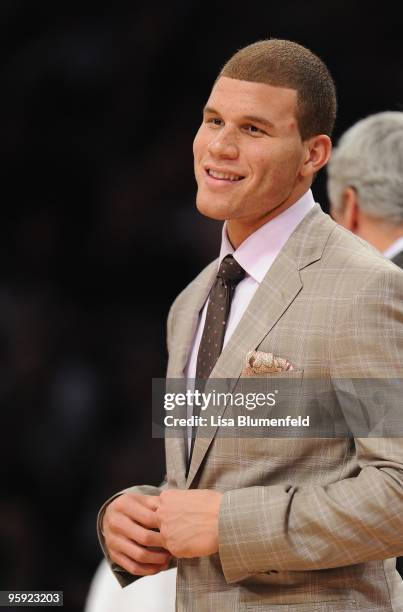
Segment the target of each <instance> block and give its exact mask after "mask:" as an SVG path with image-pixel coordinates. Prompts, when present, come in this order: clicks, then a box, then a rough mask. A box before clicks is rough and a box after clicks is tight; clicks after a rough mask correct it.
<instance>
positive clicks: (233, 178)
mask: <svg viewBox="0 0 403 612" xmlns="http://www.w3.org/2000/svg"><path fill="white" fill-rule="evenodd" d="M208 173H209V175H210V176H212V177H214V178H216V179H225V180H227V181H240V180H241V179H242V178H243V177H242V176H237V175H236V174H227V173H226V172H217V170H211V168H210V170H208Z"/></svg>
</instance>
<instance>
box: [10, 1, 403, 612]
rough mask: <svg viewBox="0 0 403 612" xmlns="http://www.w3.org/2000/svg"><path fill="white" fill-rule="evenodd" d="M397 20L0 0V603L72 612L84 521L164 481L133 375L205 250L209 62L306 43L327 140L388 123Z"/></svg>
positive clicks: (151, 360)
mask: <svg viewBox="0 0 403 612" xmlns="http://www.w3.org/2000/svg"><path fill="white" fill-rule="evenodd" d="M398 7H399V3H397V2H396V3H393V2H382V3H379V2H378V1H377V2H372V1H366V2H351V1H347V0H344V1H343V0H337V1H336V0H335V1H325V0H320V1H319V0H314V1H309V0H306V1H305V2H301V1H300V2H298V1H296V0H295V1H290V0H283V1H282V2H277V3H275V4H274V3H270V2H264V3H263V2H262V3H260V2H254V1H250V2H246V3H242V4H241V3H232V4H230V3H228V2H222V3H219V4H217V5H214V4H211V3H205V2H196V1H195V2H192V1H191V0H187V1H185V0H174V1H172V2H169V3H168V2H149V3H142V4H138V3H136V2H130V3H114V4H113V5H112V4H109V5H102V3H101V4H98V9H97V10H96V12H94V10H93V7H92V8H91V5H90V4H89V3H88V4H87V3H86V2H85V1H82V2H79V3H74V2H71V1H70V2H66V1H64V0H59V1H58V2H50V1H45V2H40V1H39V2H35V3H34V2H31V1H23V0H2V2H1V4H0V28H1V40H2V43H3V45H2V47H3V51H2V53H1V55H0V64H1V67H0V75H1V96H0V155H1V175H2V178H1V194H2V197H1V202H2V208H1V211H2V214H1V225H0V227H1V236H0V238H1V239H0V248H1V254H0V266H1V275H0V398H1V421H0V431H1V442H0V474H1V476H0V478H1V480H0V484H1V489H0V491H1V493H0V589H12V588H19V589H28V588H37V589H47V588H49V589H63V590H64V591H65V609H66V610H69V611H72V612H75V611H78V610H81V609H82V607H83V602H84V599H85V595H86V592H87V589H88V585H89V582H90V579H91V577H92V574H93V572H94V570H95V568H96V566H97V563H98V562H99V560H100V557H101V555H100V550H99V548H98V545H97V541H96V535H95V518H96V512H97V510H98V508H99V506H100V505H101V504H102V502H103V501H104V500H105V499H106V498H107V497H109V496H110V495H111V494H112V493H114V492H116V491H118V490H120V489H121V488H123V487H126V486H129V485H131V484H141V483H143V482H148V483H154V484H157V483H158V482H159V481H160V480H161V479H162V477H163V474H164V466H163V447H162V443H161V441H160V440H153V439H152V438H151V431H150V430H151V419H150V395H151V378H152V377H153V376H154V377H158V376H163V375H164V368H165V364H166V352H165V317H166V314H167V312H168V309H169V305H170V303H171V302H172V300H173V299H174V298H175V296H176V294H177V293H178V292H179V290H181V289H182V288H183V287H184V286H185V285H186V283H187V282H189V281H190V280H191V279H192V277H193V276H194V275H195V274H196V273H197V272H198V271H199V270H200V269H201V268H202V267H203V266H204V265H205V264H206V263H207V262H208V261H209V260H211V259H212V258H213V257H215V256H216V254H217V252H218V248H219V235H220V226H219V224H216V223H214V222H211V221H208V220H206V219H203V218H201V217H200V216H199V215H198V214H197V213H196V212H195V209H194V195H195V184H194V179H193V167H192V153H191V146H192V139H193V136H194V134H195V132H196V130H197V128H198V125H199V122H200V118H201V108H202V105H203V104H204V102H205V101H206V99H207V97H208V93H209V90H210V87H211V85H212V82H213V80H214V78H215V76H216V74H217V71H218V70H219V68H220V67H221V65H222V64H223V63H224V61H225V60H226V59H228V57H229V56H230V55H231V54H232V53H233V52H234V51H235V50H236V49H237V48H239V47H241V46H244V45H246V44H248V43H250V42H254V41H255V40H257V39H260V38H268V37H270V36H274V37H282V38H290V39H292V40H296V41H298V42H300V43H302V44H304V45H306V46H308V47H310V48H311V49H312V50H313V51H315V52H316V53H317V54H318V55H320V56H321V57H322V58H323V59H324V60H325V62H326V63H327V65H328V66H329V68H330V70H331V72H332V74H333V76H334V78H335V81H336V84H337V86H338V95H339V108H340V111H339V118H338V122H337V125H336V132H335V136H336V140H337V136H338V135H340V134H341V133H342V132H343V131H344V130H345V129H346V128H347V127H349V126H350V125H351V124H352V123H353V122H355V121H356V120H358V119H359V118H362V117H364V116H366V115H367V114H370V113H373V112H377V111H381V110H388V109H389V110H401V109H402V103H403V71H402V52H401V48H402V43H401V38H402V26H403V23H402V20H401V18H400V17H399V13H398ZM324 178H325V177H324V175H322V176H319V178H318V179H317V181H316V183H315V185H314V194H315V196H316V199H317V200H318V201H320V202H321V203H322V204H323V206H324V208H325V209H326V206H327V200H326V195H325V181H324Z"/></svg>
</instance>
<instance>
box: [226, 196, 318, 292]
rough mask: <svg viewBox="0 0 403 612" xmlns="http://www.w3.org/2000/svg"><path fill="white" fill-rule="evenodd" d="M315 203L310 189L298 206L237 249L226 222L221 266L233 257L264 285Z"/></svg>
mask: <svg viewBox="0 0 403 612" xmlns="http://www.w3.org/2000/svg"><path fill="white" fill-rule="evenodd" d="M314 204H315V200H314V199H313V195H312V191H311V190H310V189H309V190H308V191H307V192H306V193H305V194H304V195H303V196H302V198H300V199H299V200H297V202H295V204H293V205H292V206H290V207H289V208H287V209H286V210H285V211H284V212H282V213H281V214H279V215H278V216H277V217H274V219H271V221H268V222H267V223H265V224H264V225H262V227H259V229H258V230H256V231H255V232H254V233H253V234H251V235H250V236H249V238H247V239H246V240H245V241H244V242H243V243H242V244H241V245H240V246H239V247H238V248H237V249H236V250H234V248H233V246H232V244H231V243H230V241H229V238H228V235H227V222H225V223H224V225H223V229H222V239H221V250H220V259H219V260H220V263H221V261H222V260H223V259H224V257H225V256H226V255H233V256H234V259H236V261H237V262H238V263H239V265H240V266H242V268H243V269H244V270H245V272H246V273H247V274H248V275H249V276H251V277H252V278H253V279H254V280H255V281H257V282H258V283H261V282H262V280H263V279H264V277H265V276H266V274H267V272H268V270H269V268H270V267H271V265H272V263H273V262H274V260H275V259H276V257H277V255H278V254H279V252H280V251H281V249H282V248H283V246H284V245H285V243H286V242H287V240H288V238H289V237H290V236H291V234H292V232H293V231H294V230H295V228H296V227H297V225H299V223H300V222H301V221H302V219H303V218H304V217H305V215H306V214H307V213H308V212H309V211H310V210H311V208H312V207H313V206H314Z"/></svg>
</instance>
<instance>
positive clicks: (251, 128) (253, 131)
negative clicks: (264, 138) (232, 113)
mask: <svg viewBox="0 0 403 612" xmlns="http://www.w3.org/2000/svg"><path fill="white" fill-rule="evenodd" d="M245 130H246V131H247V132H249V134H263V130H261V129H260V128H258V127H256V125H246V126H245Z"/></svg>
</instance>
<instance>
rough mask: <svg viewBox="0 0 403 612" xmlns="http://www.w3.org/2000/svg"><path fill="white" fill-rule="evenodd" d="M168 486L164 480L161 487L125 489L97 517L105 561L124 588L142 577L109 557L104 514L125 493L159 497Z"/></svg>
mask: <svg viewBox="0 0 403 612" xmlns="http://www.w3.org/2000/svg"><path fill="white" fill-rule="evenodd" d="M165 486H166V480H164V481H163V482H162V483H161V484H160V486H159V487H154V486H152V485H140V486H137V487H129V488H128V489H124V490H123V491H119V493H116V494H115V495H113V496H112V497H110V498H109V499H108V500H107V501H106V502H105V503H104V504H103V506H102V507H101V509H100V511H99V512H98V517H97V533H98V540H99V543H100V545H101V548H102V552H103V553H104V556H105V559H106V561H107V562H108V564H109V566H110V568H111V570H112V572H113V573H114V575H115V577H116V579H117V580H118V582H119V584H120V585H121V586H122V587H125V586H128V585H129V584H131V583H132V582H134V581H135V580H137V579H138V578H141V576H134V575H133V574H129V572H127V571H126V570H124V569H123V567H120V565H118V564H117V563H114V562H113V561H112V559H111V558H110V556H109V553H108V549H107V548H106V545H105V538H104V535H103V532H102V521H103V518H104V514H105V510H106V508H107V506H108V505H109V504H110V503H111V502H112V501H113V500H114V499H116V498H117V497H119V495H122V494H123V493H138V494H139V495H159V494H160V493H161V491H162V490H163V489H164V488H165Z"/></svg>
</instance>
